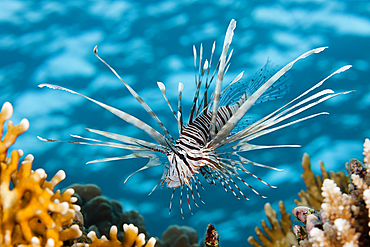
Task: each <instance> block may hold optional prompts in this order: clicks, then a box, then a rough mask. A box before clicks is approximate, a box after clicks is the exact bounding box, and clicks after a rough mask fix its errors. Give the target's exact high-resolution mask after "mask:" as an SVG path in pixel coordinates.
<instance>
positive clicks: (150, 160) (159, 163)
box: [124, 154, 162, 194]
mask: <svg viewBox="0 0 370 247" xmlns="http://www.w3.org/2000/svg"><path fill="white" fill-rule="evenodd" d="M131 155H133V154H131ZM142 157H144V156H142ZM130 158H137V156H136V157H134V156H131V157H130ZM161 164H162V163H161V162H159V161H157V160H155V159H153V158H150V159H149V162H148V163H147V164H146V165H145V166H143V167H141V168H140V169H138V170H136V171H135V172H133V173H132V174H131V175H129V176H128V177H127V178H126V179H125V181H124V183H126V182H127V180H128V179H129V178H130V177H132V176H133V175H134V174H136V173H138V172H140V171H143V170H145V169H148V168H151V167H154V166H158V165H161ZM156 187H157V186H156ZM156 187H155V188H156ZM155 188H154V189H155ZM154 189H153V191H154ZM153 191H152V192H153ZM152 192H150V194H151V193H152Z"/></svg>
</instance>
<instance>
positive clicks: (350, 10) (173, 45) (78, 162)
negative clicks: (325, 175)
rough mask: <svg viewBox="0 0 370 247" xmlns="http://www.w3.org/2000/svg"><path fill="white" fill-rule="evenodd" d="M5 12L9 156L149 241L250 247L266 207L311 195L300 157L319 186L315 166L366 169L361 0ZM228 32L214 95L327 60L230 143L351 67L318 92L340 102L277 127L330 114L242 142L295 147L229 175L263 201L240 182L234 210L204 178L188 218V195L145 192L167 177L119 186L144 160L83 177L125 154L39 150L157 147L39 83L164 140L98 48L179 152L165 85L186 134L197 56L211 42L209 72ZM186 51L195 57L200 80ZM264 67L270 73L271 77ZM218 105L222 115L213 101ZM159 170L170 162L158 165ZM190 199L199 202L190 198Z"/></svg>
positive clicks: (257, 112) (34, 4) (60, 4)
mask: <svg viewBox="0 0 370 247" xmlns="http://www.w3.org/2000/svg"><path fill="white" fill-rule="evenodd" d="M1 3H2V4H1V5H2V7H1V8H0V54H1V58H2V59H1V61H0V104H1V105H3V104H4V103H5V102H7V101H8V102H10V103H11V104H12V105H13V108H14V113H13V116H12V118H11V120H12V121H13V122H14V124H19V123H20V122H21V120H22V119H23V118H26V119H28V121H29V125H30V126H29V129H28V131H27V132H26V133H24V134H22V135H21V136H20V137H19V138H18V139H17V142H16V143H15V144H14V145H13V146H12V147H11V150H15V149H22V150H23V152H24V154H25V155H27V154H32V155H33V156H34V158H35V159H34V161H33V164H32V169H33V170H35V169H37V168H43V169H44V170H45V172H46V174H48V175H49V176H48V180H49V179H51V178H52V177H53V174H56V173H57V172H58V171H59V170H63V171H64V172H65V174H66V178H65V179H64V180H63V181H62V182H60V183H59V184H57V185H56V188H59V189H63V188H67V187H68V186H70V185H72V184H95V185H97V186H98V187H100V189H101V193H102V194H103V195H104V196H106V197H107V198H109V199H113V200H116V201H118V202H119V203H120V204H121V205H122V207H123V211H130V210H137V211H138V212H139V214H140V215H142V216H143V218H144V220H145V230H146V232H147V234H148V235H150V236H154V237H158V238H161V236H162V234H163V233H164V232H165V231H166V229H167V228H168V227H169V226H170V225H180V226H189V227H192V228H194V229H195V230H196V232H197V233H198V238H199V239H198V243H200V242H201V241H204V239H205V236H206V230H207V226H208V224H210V223H211V224H213V225H214V227H215V228H216V229H217V232H218V234H219V244H220V246H223V247H225V246H249V244H248V241H247V239H248V237H249V236H254V237H256V234H255V227H257V226H259V227H260V225H261V220H262V219H265V218H266V215H265V211H264V205H265V204H266V203H270V204H271V206H272V208H274V209H275V210H276V211H277V212H278V214H279V210H278V209H279V205H278V204H279V201H283V202H284V204H285V208H286V210H287V212H288V213H291V211H292V209H293V208H294V207H295V206H296V204H295V202H294V200H295V199H298V198H299V197H298V195H297V193H298V192H300V191H301V190H305V189H306V187H305V183H304V181H303V179H302V177H301V174H302V173H303V168H302V165H301V163H302V157H303V155H304V154H305V153H307V154H308V155H309V156H310V160H311V169H312V171H313V172H314V173H315V174H321V168H320V164H319V161H323V162H324V164H325V168H326V170H328V171H332V170H333V171H343V172H344V173H345V174H346V175H347V171H346V168H345V163H346V162H349V161H350V159H351V158H357V159H358V160H360V161H362V160H363V159H364V155H363V144H364V141H365V138H369V137H370V80H369V78H370V72H369V69H370V45H369V44H370V2H368V1H344V0H343V1H339V0H338V1H334V0H333V1H319V0H317V1H310V0H304V1H300V0H280V1H242V0H240V1H236V0H219V1H191V0H190V1H185V0H182V1H170V0H167V1H133V0H131V1H97V2H95V1H91V2H90V1H79V0H77V1H44V2H40V1H2V2H1ZM232 19H234V20H235V21H236V28H235V30H234V31H233V32H234V36H233V37H232V42H231V45H230V50H229V53H230V51H231V49H233V51H232V56H231V58H230V60H229V61H228V62H229V67H227V68H226V70H227V73H226V75H225V78H224V79H223V84H222V87H223V88H225V87H226V86H227V85H228V84H229V83H230V82H232V81H233V80H234V79H235V78H236V77H237V76H238V75H239V74H240V73H241V72H242V71H244V74H243V77H242V78H241V79H240V82H241V83H242V84H243V85H248V83H249V82H250V81H251V80H252V79H253V78H254V79H255V78H256V76H257V77H258V73H259V71H260V70H261V68H262V70H263V76H265V77H267V79H268V78H269V77H271V76H273V75H274V72H276V71H277V70H279V69H281V68H282V67H284V66H285V65H287V64H288V63H290V62H291V61H293V60H294V59H296V58H297V57H299V56H300V55H302V54H303V53H305V52H307V51H310V50H312V49H315V48H319V47H326V46H327V47H328V48H327V49H325V50H323V51H322V52H320V53H318V54H312V55H310V56H309V57H307V58H304V59H301V60H299V61H297V62H296V63H295V64H294V65H293V67H292V68H291V69H290V70H289V72H287V74H286V76H288V77H289V80H290V79H291V84H289V83H290V82H289V83H287V85H288V84H289V85H290V89H289V88H288V89H284V90H285V91H284V92H283V93H282V96H283V97H280V96H279V97H276V98H277V99H276V100H275V99H274V97H272V96H271V97H270V96H267V97H265V98H266V100H263V102H260V103H259V102H257V103H258V104H255V105H253V106H252V107H251V108H250V109H249V110H248V111H247V113H246V114H245V116H244V117H243V118H242V119H241V121H240V122H239V124H238V126H237V127H236V128H235V130H234V132H231V134H233V133H236V132H235V131H239V130H241V129H243V128H245V127H247V126H249V125H252V124H253V123H255V122H256V121H258V120H259V119H261V118H263V117H265V116H266V115H268V114H270V113H271V112H273V111H275V110H277V109H278V108H280V107H282V106H283V105H285V104H287V103H288V102H290V101H291V100H293V99H295V98H296V97H297V96H299V95H300V94H302V93H303V92H305V91H306V90H308V89H310V88H311V87H313V86H314V85H315V84H317V83H318V82H319V81H321V80H323V79H324V78H326V77H327V76H329V75H330V74H332V73H333V72H335V71H336V70H338V69H339V68H341V67H342V66H346V65H352V68H350V69H348V70H346V71H343V72H342V73H340V74H336V75H334V76H333V77H331V78H329V79H328V80H327V81H325V83H324V85H322V86H321V88H320V90H323V89H332V90H333V91H334V92H335V93H341V92H346V91H352V92H350V93H347V94H343V95H338V96H336V97H333V98H330V99H328V100H325V101H324V102H322V103H321V104H318V105H315V106H314V107H312V108H309V109H307V110H306V111H304V112H302V113H300V114H299V115H298V116H293V117H292V118H291V119H289V120H287V121H286V122H282V123H283V124H285V123H288V122H291V121H294V120H297V119H300V118H302V117H306V116H310V115H313V114H317V113H321V112H328V113H330V114H323V115H320V116H316V117H313V118H310V119H307V120H305V121H302V122H299V123H296V124H293V125H291V126H288V127H286V128H282V129H278V130H276V131H273V132H271V133H268V134H266V135H261V136H260V137H258V138H256V139H253V140H251V141H250V143H251V144H256V145H269V146H274V145H300V147H281V148H271V149H270V148H266V149H257V150H251V151H248V152H243V153H239V154H240V155H242V156H243V157H245V158H246V159H248V160H250V161H253V162H255V163H258V164H262V165H265V166H269V167H274V168H276V169H266V168H265V167H261V166H256V165H252V164H246V165H244V166H245V168H246V169H247V170H248V171H249V172H250V173H251V174H254V175H255V176H257V177H258V178H256V177H254V176H253V175H252V176H251V174H245V173H244V172H243V171H239V172H238V176H239V177H240V178H241V179H242V180H244V181H245V182H246V183H248V184H249V185H250V186H251V187H253V189H254V190H256V191H258V193H259V194H261V195H263V196H265V197H266V198H262V197H261V196H259V195H258V194H256V193H254V192H253V191H252V190H251V189H250V188H248V186H246V185H245V184H244V183H243V182H242V181H241V180H239V179H236V178H235V179H234V181H235V183H236V184H237V187H236V188H239V189H240V191H242V193H243V194H244V195H245V196H246V197H248V199H249V200H246V199H244V198H243V196H240V194H238V193H239V192H238V189H235V187H234V186H233V188H234V190H235V192H237V194H238V195H239V197H240V199H238V198H236V197H235V196H234V195H233V191H232V190H230V189H229V187H228V186H227V185H225V186H223V185H222V183H220V182H217V183H216V186H215V185H213V184H209V183H208V182H207V181H209V180H210V178H209V176H208V177H207V174H206V175H203V176H204V177H206V178H207V180H206V179H205V178H204V177H203V176H202V175H201V174H200V173H199V174H198V177H199V180H200V182H201V184H202V186H203V187H204V188H202V187H201V186H200V184H198V187H197V188H196V189H195V186H194V182H193V186H194V187H193V189H192V192H193V191H194V197H195V201H196V203H197V205H198V206H199V207H197V206H196V205H195V204H194V203H193V199H192V196H193V194H190V199H189V193H190V192H188V193H187V190H186V189H184V191H183V192H184V193H183V194H181V195H180V189H179V188H177V189H176V190H175V193H174V194H172V192H173V191H172V189H169V188H167V187H166V186H167V185H168V184H166V183H167V182H166V183H163V188H162V189H161V183H160V184H159V185H158V187H157V188H156V190H154V191H153V193H151V191H152V190H153V188H154V187H155V186H156V185H157V184H158V182H159V181H160V180H161V177H162V174H163V170H164V166H163V165H158V166H154V167H150V168H149V169H144V170H143V171H140V172H138V173H135V174H134V175H132V177H130V178H129V179H128V180H127V181H126V179H127V177H128V176H129V175H131V174H132V173H134V172H136V171H137V170H138V169H140V168H142V167H143V166H145V165H146V164H147V162H148V158H146V157H148V156H143V157H138V158H131V159H118V160H112V161H107V162H92V163H90V164H86V163H87V162H89V161H94V160H99V159H105V158H111V157H122V156H125V155H128V154H130V153H132V151H130V150H125V149H124V148H114V147H104V146H97V145H79V144H74V143H60V142H47V141H43V140H42V138H47V139H52V140H62V141H74V142H89V141H86V140H84V139H81V138H79V137H84V138H89V139H90V138H91V139H97V140H103V141H108V142H118V141H114V140H112V139H109V138H105V137H104V136H101V135H99V134H96V133H91V131H87V130H86V128H89V129H93V130H101V131H106V132H110V133H116V134H120V135H124V136H129V137H134V138H138V139H141V140H145V141H148V142H152V143H155V141H154V140H153V139H151V138H150V137H149V136H148V135H147V134H146V133H145V131H142V130H140V129H138V128H137V127H135V126H134V125H132V124H129V123H127V122H125V121H123V120H122V119H121V118H119V117H117V116H115V115H114V114H112V113H111V112H109V111H107V110H106V109H104V108H102V107H100V106H99V105H97V104H95V103H93V102H91V101H89V100H87V99H85V98H83V97H81V96H79V95H76V94H73V93H70V92H66V91H62V90H53V89H50V88H48V87H43V88H40V87H39V85H40V84H52V85H58V86H60V87H63V88H68V89H70V90H73V91H76V92H78V93H80V94H83V95H86V96H88V97H90V98H92V99H95V100H97V101H99V102H103V103H104V104H107V105H109V106H112V107H115V108H117V109H119V110H121V111H124V112H126V113H128V114H130V115H132V116H135V117H136V118H138V119H140V120H141V121H143V122H145V123H147V124H148V125H150V126H152V127H153V128H154V129H156V130H157V131H158V132H160V133H161V134H162V135H163V134H164V133H163V131H162V130H161V128H160V126H158V124H157V123H156V122H155V119H154V118H152V117H151V116H150V115H149V114H148V112H146V110H145V109H144V108H143V106H142V105H140V103H139V102H138V100H137V99H135V97H133V95H132V94H131V93H130V92H129V90H127V88H126V87H125V85H124V84H123V83H122V82H121V81H120V80H119V79H118V78H117V77H116V76H115V75H114V73H112V71H111V70H110V69H109V68H108V67H107V66H106V65H105V64H104V63H103V62H102V61H100V60H99V59H98V58H97V57H96V56H95V54H94V47H95V46H97V47H98V49H99V56H100V57H101V58H102V59H103V60H104V61H106V62H107V63H108V64H109V65H110V66H112V68H114V70H115V71H117V73H118V74H119V76H121V77H122V79H123V80H124V81H125V82H127V84H128V85H130V86H131V87H132V89H133V90H135V91H136V93H137V94H138V95H140V97H141V98H142V99H143V100H144V101H145V102H146V104H147V105H148V106H149V107H150V108H151V109H152V110H153V111H154V113H155V114H156V116H158V118H159V119H160V121H161V122H162V123H163V125H164V126H165V127H166V128H167V129H168V131H169V132H170V133H171V135H172V136H173V137H174V139H175V140H176V139H178V137H179V134H178V133H179V130H178V121H177V120H176V119H175V117H174V113H173V112H172V110H171V109H170V108H169V107H168V104H167V102H166V100H165V98H164V97H163V94H162V92H161V90H160V89H159V87H158V84H157V82H162V83H163V84H164V85H165V87H166V95H167V98H168V100H169V102H170V103H171V105H172V107H173V110H174V111H177V109H178V107H177V105H178V94H179V92H178V85H179V82H181V83H182V84H183V85H184V89H183V94H182V113H183V115H182V116H183V120H184V126H185V125H186V123H187V122H188V119H189V115H190V112H191V108H192V103H193V98H194V94H195V92H196V83H195V80H197V78H198V76H199V74H198V73H199V71H200V70H199V55H200V50H201V49H203V61H202V66H203V64H204V61H205V59H209V58H210V56H211V50H212V47H213V43H214V41H215V42H216V43H215V50H214V55H213V61H212V62H213V64H212V67H211V72H210V73H213V71H214V70H215V68H216V65H217V61H218V59H219V57H220V55H221V53H222V51H223V45H224V39H225V34H226V31H227V29H228V26H229V23H230V21H231V20H232ZM193 45H194V46H195V50H196V53H197V60H196V63H197V65H196V69H194V54H193ZM201 46H202V48H201ZM266 63H268V64H269V66H270V67H274V68H275V67H276V68H277V70H268V69H266V68H267V66H265V64H266ZM202 66H200V67H202ZM203 68H205V67H203ZM194 70H196V71H194ZM256 72H257V74H256ZM216 77H217V71H216V75H215V78H216ZM213 83H214V84H213V85H211V87H210V90H209V92H208V93H209V95H211V94H212V92H213V90H214V87H215V83H216V79H214V82H213ZM282 83H283V84H284V82H282ZM284 85H285V84H284ZM289 85H288V86H289ZM248 90H251V89H248ZM251 91H253V90H251ZM255 91H256V90H255ZM253 92H254V91H253ZM278 92H279V91H278ZM201 93H204V90H203V91H202V92H201ZM232 93H233V92H232ZM212 97H213V96H212ZM248 97H249V95H248ZM269 97H270V98H269ZM220 102H221V103H222V102H223V101H222V95H221V100H220ZM211 105H212V106H213V105H214V103H212V104H211ZM176 114H177V113H175V115H176ZM71 135H74V136H71ZM38 137H40V138H38ZM44 140H45V139H44ZM157 144H158V143H157ZM143 145H144V144H143ZM164 145H168V146H169V149H170V150H172V148H173V146H171V145H169V144H168V143H167V144H166V142H164ZM9 155H10V152H8V156H9ZM158 155H159V154H158ZM163 157H164V160H166V156H165V155H164V156H163ZM368 163H370V161H369V162H368ZM166 169H167V168H166ZM259 178H260V179H259ZM260 180H263V181H265V182H266V183H268V184H269V185H271V186H268V185H266V184H264V183H263V182H261V181H260ZM125 181H126V182H125ZM184 181H185V182H183V181H182V182H180V183H182V185H184V186H185V187H186V186H187V185H186V184H187V182H188V181H187V180H186V179H185V180H184ZM193 181H195V179H194V180H193ZM273 186H276V188H272V187H273ZM327 186H331V185H329V184H328V185H327ZM224 187H225V188H224ZM198 190H199V194H200V195H201V200H200V198H199V197H198V196H197V195H196V194H197V192H198ZM225 190H227V191H228V192H225ZM67 191H68V190H67ZM149 193H151V194H150V195H149V196H148V194H149ZM0 196H1V195H0ZM70 196H71V195H69V197H70ZM171 196H173V199H171ZM180 196H182V202H181V204H182V205H181V206H180ZM188 200H190V205H191V212H190V210H189V207H188ZM202 201H203V202H204V203H202ZM170 203H171V204H172V206H171V212H170V214H169V210H170ZM180 208H181V209H180ZM292 220H293V216H292ZM266 221H267V220H266ZM267 224H269V222H268V221H267ZM118 227H122V226H118ZM0 230H1V229H0ZM0 240H1V239H0ZM148 246H149V245H148ZM178 246H180V245H178ZM207 246H210V245H207Z"/></svg>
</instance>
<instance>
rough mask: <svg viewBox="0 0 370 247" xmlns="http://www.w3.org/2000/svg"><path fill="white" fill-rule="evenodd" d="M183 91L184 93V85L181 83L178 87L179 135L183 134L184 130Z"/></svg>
mask: <svg viewBox="0 0 370 247" xmlns="http://www.w3.org/2000/svg"><path fill="white" fill-rule="evenodd" d="M182 91H184V84H182V83H181V82H179V87H178V100H177V109H178V110H177V119H178V124H177V125H178V129H179V134H181V133H182V128H183V117H182V105H181V100H182Z"/></svg>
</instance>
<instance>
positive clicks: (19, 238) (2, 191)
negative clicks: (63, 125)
mask: <svg viewBox="0 0 370 247" xmlns="http://www.w3.org/2000/svg"><path fill="white" fill-rule="evenodd" d="M12 112H13V107H12V105H11V104H10V103H9V102H7V103H5V104H4V105H3V107H2V109H1V112H0V140H1V141H0V163H1V170H0V246H17V245H19V244H23V245H30V246H56V247H57V246H62V245H63V242H62V241H64V240H68V239H73V238H76V237H79V236H80V235H81V233H82V232H81V231H80V230H79V228H78V226H71V227H67V228H66V229H63V227H66V226H69V225H70V224H72V222H73V217H74V216H75V211H76V210H79V207H78V206H76V205H73V204H72V202H73V201H74V200H75V198H74V197H72V195H73V194H74V190H73V189H68V190H66V191H65V192H64V193H63V194H61V193H60V191H59V190H58V191H56V192H55V193H54V192H53V189H54V187H55V185H57V184H58V183H59V182H60V181H62V180H63V179H64V178H65V173H64V172H63V171H59V172H58V173H57V174H56V175H55V176H54V177H53V178H52V179H51V180H50V181H46V180H45V179H46V173H45V171H44V170H43V169H37V170H36V171H32V170H31V168H32V162H33V159H34V158H33V156H32V155H27V156H26V157H25V159H24V161H23V162H21V164H20V167H19V170H17V169H18V165H19V162H20V157H21V156H22V155H23V151H22V150H14V151H12V152H11V155H10V158H8V157H7V152H8V149H9V147H11V145H12V144H13V143H14V142H15V140H16V139H17V137H18V136H19V135H21V134H22V133H24V132H25V131H26V130H27V129H28V127H29V123H28V121H27V120H26V119H23V120H22V121H21V123H20V124H19V125H15V126H14V125H13V123H12V122H11V121H8V131H7V133H6V134H5V135H4V136H3V130H4V129H3V125H4V123H5V121H7V120H8V119H9V118H10V117H11V116H12Z"/></svg>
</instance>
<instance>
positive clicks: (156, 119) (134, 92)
mask: <svg viewBox="0 0 370 247" xmlns="http://www.w3.org/2000/svg"><path fill="white" fill-rule="evenodd" d="M94 54H95V56H96V57H97V58H98V59H99V60H100V61H101V62H103V63H104V64H105V65H106V66H107V67H108V68H109V69H110V70H111V71H112V72H113V74H114V75H115V76H116V77H117V78H118V79H119V80H120V81H121V82H122V83H123V84H124V85H125V87H126V88H127V90H128V91H129V92H130V93H131V95H132V96H134V98H135V99H136V100H137V102H139V104H140V105H141V106H142V107H143V108H144V110H145V111H146V112H147V113H148V114H149V115H150V116H151V117H152V118H153V119H154V121H155V122H156V123H157V124H158V126H159V127H160V128H161V129H162V131H163V132H164V133H165V136H166V137H167V138H168V139H170V140H173V138H172V136H171V134H170V133H169V132H168V130H167V129H166V127H165V126H164V125H163V123H162V122H161V120H159V118H158V117H157V115H156V114H155V113H154V112H153V110H152V109H151V108H150V107H149V106H148V104H147V103H146V102H145V101H144V100H143V99H142V98H141V97H140V96H139V94H138V93H136V91H135V90H134V89H133V88H132V87H131V86H130V85H129V84H127V82H126V81H125V80H123V79H122V77H121V76H120V75H119V74H118V73H117V71H116V70H115V69H113V68H112V67H111V66H110V65H109V64H108V63H107V62H106V61H104V59H102V58H101V57H100V56H99V55H98V46H95V47H94ZM161 144H162V143H161Z"/></svg>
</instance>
